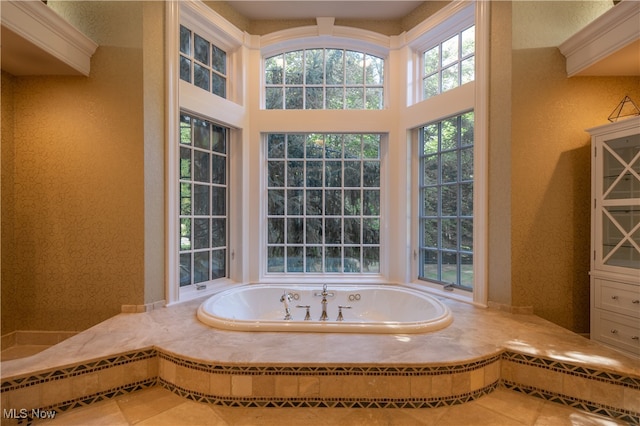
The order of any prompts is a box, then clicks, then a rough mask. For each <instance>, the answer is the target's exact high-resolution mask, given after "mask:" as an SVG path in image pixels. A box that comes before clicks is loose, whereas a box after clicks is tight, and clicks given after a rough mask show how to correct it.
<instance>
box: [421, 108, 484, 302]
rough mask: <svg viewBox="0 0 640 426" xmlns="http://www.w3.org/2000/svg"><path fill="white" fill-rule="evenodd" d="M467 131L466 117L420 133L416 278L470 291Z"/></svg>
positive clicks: (469, 136) (470, 197)
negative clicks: (417, 264) (418, 232)
mask: <svg viewBox="0 0 640 426" xmlns="http://www.w3.org/2000/svg"><path fill="white" fill-rule="evenodd" d="M473 126H474V114H473V112H467V113H464V114H461V115H457V116H454V117H450V118H447V119H444V120H442V121H438V122H434V123H431V124H428V125H426V126H424V127H422V128H420V131H419V133H420V153H419V161H420V188H419V190H420V193H419V206H420V213H419V214H420V216H419V228H420V263H419V265H420V267H419V270H418V277H419V278H420V279H423V280H428V281H434V282H438V283H442V284H452V285H453V286H455V287H459V288H461V289H466V290H472V289H473V143H474V138H473Z"/></svg>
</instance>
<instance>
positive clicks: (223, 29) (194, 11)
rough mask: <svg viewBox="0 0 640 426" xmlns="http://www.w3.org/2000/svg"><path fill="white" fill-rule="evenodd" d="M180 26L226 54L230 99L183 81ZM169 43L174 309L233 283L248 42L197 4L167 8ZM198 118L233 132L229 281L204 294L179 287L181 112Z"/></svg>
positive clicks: (169, 277) (169, 279) (170, 295)
mask: <svg viewBox="0 0 640 426" xmlns="http://www.w3.org/2000/svg"><path fill="white" fill-rule="evenodd" d="M180 25H184V26H186V27H187V28H189V29H190V30H191V31H194V32H196V33H198V34H199V35H200V36H202V37H204V38H206V39H207V40H208V41H209V42H210V43H213V44H215V45H216V46H218V47H219V48H221V49H223V50H225V52H226V53H227V98H222V97H220V96H217V95H215V94H213V93H211V91H209V92H206V91H204V90H202V89H201V88H199V87H197V86H194V85H193V84H192V83H187V82H185V81H182V80H180V65H179V57H180ZM166 28H167V31H166V35H165V36H166V43H165V54H166V57H167V74H166V75H167V109H166V113H167V116H166V123H167V138H166V152H167V165H166V169H165V172H166V174H167V175H166V176H167V177H166V179H167V192H166V202H167V204H166V205H167V207H166V220H167V222H166V223H167V246H166V247H167V248H166V251H167V253H166V258H167V262H166V283H165V293H166V299H167V303H168V304H169V305H171V304H174V303H178V302H182V301H186V300H190V299H193V298H196V297H201V296H204V295H207V294H211V293H213V292H215V291H216V289H219V288H220V287H221V286H224V285H226V284H228V283H229V282H232V281H233V280H234V271H235V267H234V265H233V259H234V257H235V247H236V246H237V245H238V244H239V243H238V241H239V239H240V236H241V232H240V231H238V227H237V226H235V225H234V224H232V223H231V219H233V218H235V217H237V215H236V214H234V213H236V212H237V211H238V210H239V208H238V205H239V199H238V195H237V194H234V191H233V188H234V187H239V186H240V184H239V181H240V180H239V178H238V174H237V172H234V169H235V168H239V167H238V166H239V164H240V163H241V159H240V158H239V157H238V154H237V153H236V152H235V151H241V150H236V149H234V145H237V144H239V143H240V142H241V135H242V126H243V124H244V121H245V107H244V105H243V103H244V80H243V77H244V74H243V71H242V63H243V41H244V33H243V32H242V31H240V30H238V29H237V28H235V27H234V26H233V25H232V24H230V23H229V22H228V21H226V20H225V19H224V18H222V17H221V16H220V15H218V14H217V13H216V12H214V11H213V10H212V9H210V8H209V7H207V6H206V5H204V4H203V3H201V2H200V1H197V0H180V1H168V2H167V7H166ZM181 112H183V113H186V114H190V115H195V116H198V117H200V118H202V119H206V120H208V121H211V122H213V123H216V124H218V125H221V126H224V127H227V128H228V129H229V136H228V153H229V154H228V155H229V159H228V163H227V164H228V176H229V179H228V188H229V194H228V203H229V205H228V218H229V223H228V225H227V226H228V239H227V246H228V264H229V265H228V268H227V271H228V278H221V279H218V280H214V281H209V282H207V283H206V289H205V290H197V288H196V286H195V285H190V286H185V287H182V288H181V287H180V268H179V266H180V254H179V246H180V240H179V238H180V236H179V228H178V227H179V201H180V200H179V172H180V171H179V168H178V165H179V158H180V157H179V155H180V154H179V148H180V147H179V145H180V143H179V138H180V128H179V121H180V113H181Z"/></svg>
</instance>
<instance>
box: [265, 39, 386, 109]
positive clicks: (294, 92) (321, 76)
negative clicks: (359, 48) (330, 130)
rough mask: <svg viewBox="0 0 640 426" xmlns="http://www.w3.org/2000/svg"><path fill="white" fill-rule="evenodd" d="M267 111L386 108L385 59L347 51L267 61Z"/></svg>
mask: <svg viewBox="0 0 640 426" xmlns="http://www.w3.org/2000/svg"><path fill="white" fill-rule="evenodd" d="M265 83H266V84H265V100H266V101H265V108H266V109H382V108H383V106H384V98H383V83H384V60H383V59H382V58H379V57H377V56H373V55H369V54H366V53H363V52H355V51H352V50H344V49H304V50H296V51H292V52H286V53H281V54H279V55H275V56H271V57H268V58H266V59H265Z"/></svg>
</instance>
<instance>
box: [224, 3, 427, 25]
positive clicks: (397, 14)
mask: <svg viewBox="0 0 640 426" xmlns="http://www.w3.org/2000/svg"><path fill="white" fill-rule="evenodd" d="M422 3H423V1H417V0H409V1H402V0H395V1H364V0H356V1H339V0H324V1H314V0H299V1H272V0H246V1H245V0H239V1H236V0H229V1H227V4H228V5H229V6H231V7H232V8H234V9H235V10H236V11H238V13H240V14H241V15H243V16H244V17H246V18H248V19H251V20H282V19H306V18H317V17H332V18H337V19H371V20H393V19H399V18H404V17H405V16H407V15H408V14H409V13H410V12H411V11H413V10H414V9H415V8H416V7H418V6H419V5H420V4H422Z"/></svg>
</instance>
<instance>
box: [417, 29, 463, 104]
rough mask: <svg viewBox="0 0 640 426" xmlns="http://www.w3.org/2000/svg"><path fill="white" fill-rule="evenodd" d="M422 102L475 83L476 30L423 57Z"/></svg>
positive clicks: (458, 34)
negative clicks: (471, 82) (469, 83)
mask: <svg viewBox="0 0 640 426" xmlns="http://www.w3.org/2000/svg"><path fill="white" fill-rule="evenodd" d="M422 60H423V79H422V95H423V99H428V98H430V97H432V96H435V95H438V94H440V93H443V92H446V91H448V90H451V89H454V88H456V87H458V86H461V85H463V84H465V83H468V82H470V81H473V80H474V79H475V26H472V27H470V28H467V29H466V30H464V31H460V32H459V33H456V34H455V35H454V36H453V37H450V38H448V39H447V40H445V41H443V42H441V43H439V44H438V45H436V46H434V47H432V48H431V49H429V50H427V51H425V52H424V53H423V55H422Z"/></svg>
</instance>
